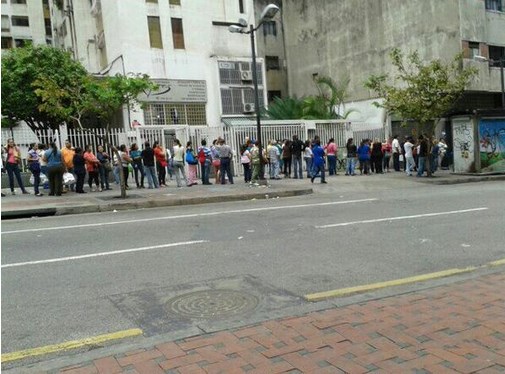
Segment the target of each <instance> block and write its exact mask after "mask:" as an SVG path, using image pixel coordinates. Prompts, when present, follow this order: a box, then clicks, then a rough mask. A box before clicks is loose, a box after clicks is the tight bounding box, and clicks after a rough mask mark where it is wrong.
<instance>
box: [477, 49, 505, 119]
mask: <svg viewBox="0 0 505 374" xmlns="http://www.w3.org/2000/svg"><path fill="white" fill-rule="evenodd" d="M474 58H475V59H476V60H478V61H485V62H491V63H493V64H494V63H496V62H499V63H500V81H501V107H502V109H505V81H504V79H503V78H504V77H503V67H504V64H505V57H502V58H500V59H499V60H493V59H490V58H487V57H484V56H475V57H474Z"/></svg>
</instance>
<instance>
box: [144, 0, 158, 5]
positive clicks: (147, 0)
mask: <svg viewBox="0 0 505 374" xmlns="http://www.w3.org/2000/svg"><path fill="white" fill-rule="evenodd" d="M146 3H155V4H158V0H146Z"/></svg>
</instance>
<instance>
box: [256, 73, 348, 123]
mask: <svg viewBox="0 0 505 374" xmlns="http://www.w3.org/2000/svg"><path fill="white" fill-rule="evenodd" d="M314 83H315V84H316V87H317V90H318V91H319V94H318V95H315V96H305V97H303V98H301V99H299V98H296V97H288V98H285V99H280V98H275V99H274V101H273V102H272V103H271V104H270V105H269V107H268V109H266V110H265V111H264V115H265V116H266V117H267V118H270V119H319V120H327V119H338V118H345V117H347V115H348V114H349V113H350V111H348V112H346V113H344V114H340V113H339V109H340V108H342V107H343V104H344V100H345V99H346V97H347V94H346V93H347V87H348V86H349V79H344V80H343V82H342V83H341V84H338V83H336V82H335V81H334V80H333V79H331V78H329V77H320V78H317V79H316V80H315V81H314Z"/></svg>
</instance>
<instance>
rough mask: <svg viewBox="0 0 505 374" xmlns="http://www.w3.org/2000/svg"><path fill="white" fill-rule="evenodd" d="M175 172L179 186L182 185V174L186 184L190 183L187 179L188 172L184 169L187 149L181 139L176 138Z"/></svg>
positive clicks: (174, 153)
mask: <svg viewBox="0 0 505 374" xmlns="http://www.w3.org/2000/svg"><path fill="white" fill-rule="evenodd" d="M174 143H175V145H174V152H173V155H174V173H175V180H176V182H177V187H182V180H181V175H182V178H183V180H184V182H185V183H186V186H187V185H188V181H187V179H186V172H185V171H184V158H185V156H186V150H185V148H184V147H183V146H182V144H181V142H180V141H179V139H175V140H174Z"/></svg>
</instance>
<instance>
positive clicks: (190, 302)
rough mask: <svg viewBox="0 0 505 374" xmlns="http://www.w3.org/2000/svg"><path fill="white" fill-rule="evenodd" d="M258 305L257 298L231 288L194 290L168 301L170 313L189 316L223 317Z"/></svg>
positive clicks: (244, 311)
mask: <svg viewBox="0 0 505 374" xmlns="http://www.w3.org/2000/svg"><path fill="white" fill-rule="evenodd" d="M257 305H258V298H257V297H256V296H254V295H250V294H248V293H245V292H239V291H233V290H206V291H196V292H192V293H188V294H184V295H180V296H177V297H174V298H173V299H171V300H169V301H168V304H167V308H168V311H169V312H170V313H175V314H179V315H182V316H185V317H190V318H205V319H212V318H223V317H230V316H234V315H237V314H241V313H246V312H249V311H251V310H253V309H254V308H256V306H257Z"/></svg>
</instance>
